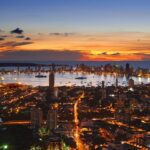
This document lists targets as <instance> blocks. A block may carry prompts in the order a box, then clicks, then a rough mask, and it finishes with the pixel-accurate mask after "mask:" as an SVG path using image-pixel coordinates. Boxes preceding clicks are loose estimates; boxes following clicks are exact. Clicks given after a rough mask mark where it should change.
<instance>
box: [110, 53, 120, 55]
mask: <svg viewBox="0 0 150 150" xmlns="http://www.w3.org/2000/svg"><path fill="white" fill-rule="evenodd" d="M111 55H114V56H118V55H120V53H113V54H111Z"/></svg>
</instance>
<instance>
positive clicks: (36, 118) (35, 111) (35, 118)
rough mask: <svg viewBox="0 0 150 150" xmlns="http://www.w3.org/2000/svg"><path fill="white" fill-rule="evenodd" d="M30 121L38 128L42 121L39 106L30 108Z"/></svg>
mask: <svg viewBox="0 0 150 150" xmlns="http://www.w3.org/2000/svg"><path fill="white" fill-rule="evenodd" d="M31 123H32V127H33V128H39V127H41V126H42V123H43V112H42V110H41V109H40V108H32V109H31Z"/></svg>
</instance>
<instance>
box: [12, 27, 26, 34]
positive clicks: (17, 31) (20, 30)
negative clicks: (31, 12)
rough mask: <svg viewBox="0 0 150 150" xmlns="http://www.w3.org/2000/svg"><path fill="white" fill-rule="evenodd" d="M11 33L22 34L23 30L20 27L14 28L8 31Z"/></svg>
mask: <svg viewBox="0 0 150 150" xmlns="http://www.w3.org/2000/svg"><path fill="white" fill-rule="evenodd" d="M10 33H11V34H22V33H23V30H22V29H20V28H16V29H14V30H12V31H10Z"/></svg>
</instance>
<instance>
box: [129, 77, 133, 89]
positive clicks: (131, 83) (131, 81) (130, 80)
mask: <svg viewBox="0 0 150 150" xmlns="http://www.w3.org/2000/svg"><path fill="white" fill-rule="evenodd" d="M128 86H129V87H131V88H133V87H134V80H133V79H129V81H128Z"/></svg>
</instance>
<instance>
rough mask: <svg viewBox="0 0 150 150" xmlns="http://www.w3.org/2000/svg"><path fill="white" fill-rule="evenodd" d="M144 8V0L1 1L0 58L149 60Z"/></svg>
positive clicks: (146, 3)
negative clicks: (75, 0)
mask: <svg viewBox="0 0 150 150" xmlns="http://www.w3.org/2000/svg"><path fill="white" fill-rule="evenodd" d="M8 3H9V4H10V5H8ZM149 6H150V2H149V1H148V0H143V1H142V2H141V1H140V0H136V1H134V0H133V1H132V2H131V1H129V0H127V1H122V2H120V0H116V1H115V2H114V1H113V0H105V1H101V2H100V1H99V0H95V1H94V2H91V1H89V0H82V1H81V0H79V2H74V1H72V2H71V1H69V0H66V1H64V0H57V1H54V0H52V1H49V0H45V3H43V2H42V1H40V0H37V1H36V2H35V1H34V0H30V1H29V0H26V1H22V2H18V1H17V0H12V1H11V2H10V1H8V0H5V1H4V0H2V2H1V6H0V19H1V20H2V22H1V26H0V59H1V60H22V59H25V60H31V59H32V57H31V55H32V56H33V60H45V59H46V60H69V59H70V60H87V61H88V60H90V61H97V60H100V61H121V60H122V61H125V60H150V28H149V25H150V21H149V14H150V9H149ZM34 52H35V55H40V56H41V58H40V57H38V56H36V57H35V56H34ZM42 52H43V53H42ZM59 55H61V57H60V56H59ZM68 55H71V57H70V58H68V57H69V56H68ZM48 56H49V57H48ZM52 56H53V57H52Z"/></svg>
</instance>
